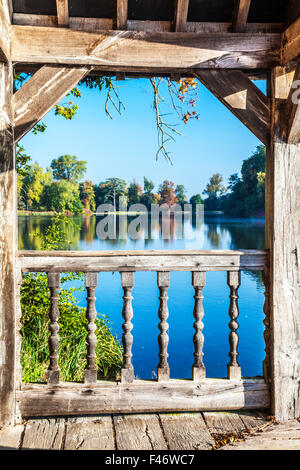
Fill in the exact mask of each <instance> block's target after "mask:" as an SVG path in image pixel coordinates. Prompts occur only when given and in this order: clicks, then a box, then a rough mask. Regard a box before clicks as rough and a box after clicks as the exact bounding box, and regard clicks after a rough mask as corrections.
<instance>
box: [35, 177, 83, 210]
mask: <svg viewBox="0 0 300 470" xmlns="http://www.w3.org/2000/svg"><path fill="white" fill-rule="evenodd" d="M42 204H43V205H44V206H45V207H46V209H47V210H51V211H56V212H65V211H66V210H67V211H70V212H72V213H74V214H81V213H82V211H83V207H82V204H81V201H80V194H79V185H78V184H77V183H72V182H70V181H68V180H60V181H53V182H52V183H51V184H48V185H46V186H45V188H44V192H43V198H42Z"/></svg>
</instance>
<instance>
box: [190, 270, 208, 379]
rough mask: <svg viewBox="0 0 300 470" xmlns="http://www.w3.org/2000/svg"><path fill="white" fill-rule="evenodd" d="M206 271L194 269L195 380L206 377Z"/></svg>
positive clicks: (193, 369) (193, 373)
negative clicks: (204, 358) (204, 328)
mask: <svg viewBox="0 0 300 470" xmlns="http://www.w3.org/2000/svg"><path fill="white" fill-rule="evenodd" d="M205 277H206V276H205V272H201V271H193V273H192V283H193V287H194V289H195V295H194V299H195V305H194V312H193V314H194V318H195V323H194V328H195V334H194V337H193V341H194V346H195V352H194V357H195V361H194V364H193V367H192V377H193V380H201V379H204V378H205V366H204V364H203V360H202V358H203V344H204V336H203V334H202V330H203V326H204V325H203V323H202V318H203V315H204V310H203V288H204V286H205Z"/></svg>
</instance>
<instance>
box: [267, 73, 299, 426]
mask: <svg viewBox="0 0 300 470" xmlns="http://www.w3.org/2000/svg"><path fill="white" fill-rule="evenodd" d="M292 82H293V73H292V72H288V70H287V69H286V68H283V67H276V68H274V69H273V70H272V72H271V76H270V78H269V94H270V97H271V106H272V129H271V142H270V145H269V146H268V151H267V162H266V247H267V248H269V250H270V296H269V302H270V323H271V325H270V326H271V342H270V362H271V364H270V366H271V395H272V396H271V401H272V413H273V414H274V416H275V418H276V419H277V420H278V421H285V420H288V419H293V418H296V417H299V415H300V399H299V375H300V374H299V371H300V366H299V361H300V359H299V358H300V351H299V343H300V327H299V306H300V289H299V279H300V277H299V262H300V261H299V256H300V202H299V201H300V190H299V189H300V186H299V182H300V144H292V143H288V141H287V138H286V136H285V134H286V130H285V127H286V124H287V121H288V120H287V118H286V115H285V112H284V110H285V105H286V101H287V99H288V97H289V93H290V88H291V85H292Z"/></svg>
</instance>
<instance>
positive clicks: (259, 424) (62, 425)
mask: <svg viewBox="0 0 300 470" xmlns="http://www.w3.org/2000/svg"><path fill="white" fill-rule="evenodd" d="M293 423H294V424H290V427H291V432H292V434H291V435H292V438H291V439H289V437H288V434H287V429H286V428H285V429H283V430H282V431H283V432H284V433H285V434H284V436H285V439H286V440H288V441H289V442H288V445H289V447H287V448H291V446H293V445H294V446H298V447H296V448H297V449H300V423H298V422H297V421H295V422H293ZM279 426H281V425H279ZM274 429H275V434H276V429H277V438H275V439H273V444H274V442H275V441H276V439H277V440H278V429H279V428H278V427H277V426H276V424H274V423H273V422H272V421H271V420H270V419H268V417H267V416H266V415H265V414H264V413H261V412H249V411H248V412H247V411H244V412H206V413H176V414H172V413H167V414H162V413H160V414H143V415H141V414H136V415H106V416H104V415H101V416H89V417H76V418H75V417H62V418H43V419H30V420H28V421H27V422H25V423H23V424H22V425H18V426H15V427H13V428H7V429H3V430H1V431H0V450H5V449H57V450H81V449H82V450H161V451H163V450H211V449H223V450H225V449H228V448H232V449H238V448H239V446H244V447H245V445H246V444H247V443H248V442H252V444H253V443H254V445H255V441H254V440H253V439H255V436H258V437H259V442H260V444H261V442H262V440H261V436H262V435H263V436H264V438H265V437H266V436H267V437H268V435H269V436H271V438H270V439H271V441H272V432H274ZM262 433H263V434H262ZM270 439H269V441H270ZM229 443H230V447H229V446H228V444H229ZM226 444H227V445H226ZM232 444H233V445H232ZM275 444H276V442H275ZM281 444H282V442H281ZM264 445H265V446H266V448H268V445H269V444H268V439H265V441H264ZM252 448H253V447H252Z"/></svg>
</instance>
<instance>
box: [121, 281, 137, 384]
mask: <svg viewBox="0 0 300 470" xmlns="http://www.w3.org/2000/svg"><path fill="white" fill-rule="evenodd" d="M121 282H122V287H123V291H124V295H123V300H124V303H123V311H122V317H123V318H124V323H123V325H122V328H123V331H124V333H123V336H122V342H123V366H122V369H121V382H122V383H132V382H133V380H134V369H133V365H132V363H131V357H132V353H131V348H132V342H133V336H132V334H131V333H130V332H131V330H132V327H133V325H132V323H131V319H132V317H133V310H132V305H131V301H132V295H131V292H132V289H133V284H134V273H133V272H121Z"/></svg>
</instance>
